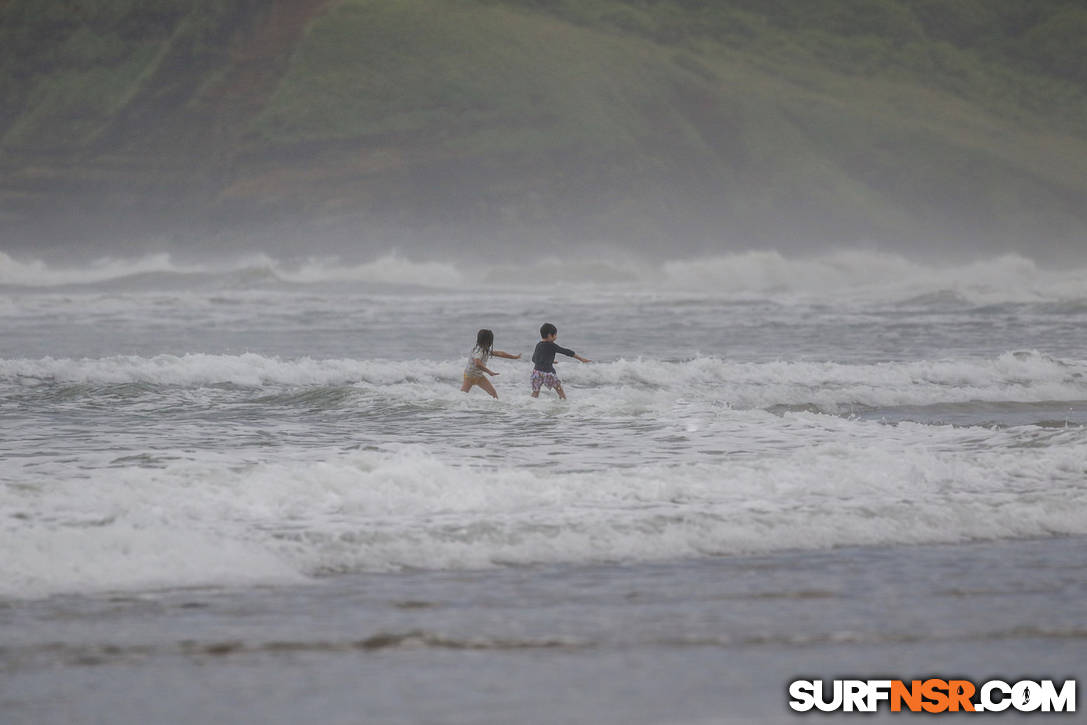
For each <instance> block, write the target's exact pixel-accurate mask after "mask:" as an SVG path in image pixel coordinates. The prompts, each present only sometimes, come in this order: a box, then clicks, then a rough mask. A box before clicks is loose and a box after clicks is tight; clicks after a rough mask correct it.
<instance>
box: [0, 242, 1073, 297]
mask: <svg viewBox="0 0 1087 725" xmlns="http://www.w3.org/2000/svg"><path fill="white" fill-rule="evenodd" d="M152 273H155V274H159V275H174V276H177V277H179V278H186V277H190V278H193V279H194V280H199V284H200V285H207V284H208V282H207V278H208V277H212V278H215V277H219V278H221V284H218V285H215V286H216V287H221V286H222V285H227V286H230V285H234V286H240V287H243V288H244V287H248V286H251V285H252V284H253V283H254V282H268V281H271V282H281V283H289V284H295V285H313V284H322V283H339V284H343V283H348V284H357V285H358V286H360V287H365V286H367V285H379V286H389V285H391V286H409V287H423V288H434V289H443V290H456V289H462V288H464V287H465V285H466V282H467V281H468V280H485V281H486V284H487V286H488V287H489V288H494V289H506V290H519V289H523V290H531V289H534V288H537V287H539V286H540V285H541V280H542V281H543V284H545V285H546V286H547V287H553V286H554V285H556V284H559V285H569V286H574V287H577V286H583V287H584V286H593V287H597V288H599V287H601V286H605V287H608V288H612V289H617V290H624V289H627V290H639V291H656V292H659V293H666V294H681V295H691V294H697V295H710V296H717V297H720V296H726V297H741V298H743V297H753V296H754V297H762V298H765V297H781V298H798V297H799V298H815V299H831V300H864V301H891V300H907V299H926V298H934V297H933V296H937V297H938V296H940V295H942V296H943V297H939V298H940V299H947V298H948V297H952V298H955V299H959V300H962V301H963V302H965V303H969V304H990V303H999V302H1045V301H1072V300H1084V299H1087V270H1084V269H1060V270H1052V269H1043V268H1041V267H1039V266H1038V265H1037V264H1035V262H1033V261H1032V260H1030V259H1028V258H1026V257H1022V256H1019V255H1015V254H1008V255H1003V256H998V257H992V258H987V259H980V260H977V261H974V262H970V263H964V264H959V265H956V266H931V265H926V264H923V263H919V262H915V261H911V260H909V259H907V258H905V257H903V256H900V255H897V254H890V253H884V252H873V251H866V250H841V251H836V252H829V253H824V254H822V255H819V256H812V257H786V256H784V255H782V254H780V253H778V252H774V251H751V252H742V253H733V254H725V255H717V256H710V257H701V258H684V259H674V260H670V261H666V262H664V263H663V264H662V263H660V262H656V261H653V260H648V259H638V258H636V257H633V256H629V255H627V256H624V257H623V258H622V259H598V258H583V259H579V258H577V257H569V258H565V259H563V260H556V259H540V260H535V261H532V262H529V263H521V264H516V265H494V266H490V267H487V266H482V267H480V266H476V265H473V266H472V267H471V268H470V269H469V268H467V267H465V266H464V265H462V264H457V263H455V262H452V261H449V260H426V259H423V260H419V259H411V258H408V257H405V256H402V255H400V254H397V253H395V252H390V253H387V254H384V255H381V256H379V257H376V258H374V259H372V260H370V261H366V262H351V261H345V260H341V259H338V258H334V257H323V258H309V259H303V260H277V259H275V258H272V257H269V256H268V255H265V254H262V253H254V254H249V255H245V256H242V257H238V258H235V259H230V260H225V261H222V260H220V261H215V262H205V263H195V262H185V263H183V262H178V261H175V260H174V259H173V258H172V257H171V256H170V255H169V254H154V255H148V256H146V257H141V258H134V259H101V260H98V261H96V262H93V263H91V264H88V265H81V266H78V267H66V266H60V265H55V264H53V265H50V264H46V263H45V262H43V261H41V260H36V259H16V258H14V257H11V256H9V255H7V254H4V253H2V252H0V285H7V286H12V287H28V288H48V287H56V286H71V285H102V284H104V283H110V282H123V281H124V280H126V279H129V278H132V277H136V276H140V275H147V274H152ZM195 283H196V282H194V284H195Z"/></svg>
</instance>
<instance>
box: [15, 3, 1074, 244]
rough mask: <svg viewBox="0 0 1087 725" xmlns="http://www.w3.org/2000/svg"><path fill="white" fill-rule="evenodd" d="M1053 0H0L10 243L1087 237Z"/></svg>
mask: <svg viewBox="0 0 1087 725" xmlns="http://www.w3.org/2000/svg"><path fill="white" fill-rule="evenodd" d="M1085 50H1087V8H1084V7H1083V5H1082V3H1077V2H1071V1H1064V0H1029V1H1028V0H1008V1H1007V2H1002V3H988V2H984V1H983V0H976V1H974V2H971V1H970V0H961V1H959V2H947V1H941V0H863V1H862V0H810V1H808V2H803V3H795V2H787V1H786V0H758V1H756V0H719V1H717V2H710V1H708V0H443V1H437V0H398V2H379V1H377V0H296V1H293V2H292V1H289V0H271V1H267V0H266V1H264V2H258V1H257V0H218V1H216V2H213V1H212V0H193V1H192V2H189V3H175V2H166V1H165V0H160V1H157V2H148V1H143V2H137V1H136V0H87V1H85V2H71V1H64V0H0V98H2V99H3V103H2V104H0V240H3V242H2V243H3V244H4V246H5V247H6V248H8V249H26V248H30V247H32V246H40V245H43V244H44V245H49V244H73V243H80V244H85V245H88V246H91V247H93V246H94V245H95V244H102V245H108V244H110V243H113V242H115V241H117V240H125V239H132V240H146V239H148V238H156V239H160V240H174V243H183V244H188V245H200V244H205V245H213V244H215V245H218V244H234V245H244V244H251V243H253V242H254V241H255V242H257V243H260V242H261V241H262V240H264V241H267V240H270V239H278V240H282V241H283V243H284V244H286V240H290V239H297V238H298V237H300V236H302V237H305V238H306V239H310V240H313V243H314V244H322V243H327V244H328V245H330V246H331V247H334V248H351V249H358V250H364V251H366V250H372V251H383V250H385V249H388V248H389V247H391V246H396V247H399V248H401V249H407V250H410V249H412V247H413V245H419V246H420V247H422V246H424V245H425V246H426V247H428V248H433V246H434V245H435V244H437V243H441V244H442V245H444V248H447V249H449V250H450V252H451V253H454V252H458V251H463V250H468V249H478V250H485V251H490V252H493V253H496V254H507V255H509V256H515V254H516V253H524V252H525V250H526V249H528V245H529V244H536V245H548V246H550V247H552V248H555V249H560V250H561V249H567V248H572V247H574V246H577V245H582V244H592V243H599V244H601V245H605V246H620V247H623V248H629V249H634V250H638V251H643V252H647V253H650V254H652V253H653V252H654V251H658V250H662V249H663V250H670V251H671V250H674V249H676V248H682V249H683V250H685V251H689V252H705V251H712V250H720V249H737V248H743V247H751V246H774V247H778V248H781V249H791V248H802V247H804V248H806V247H809V246H811V245H813V244H823V245H830V244H855V243H863V244H876V245H879V244H889V245H897V246H898V247H899V248H901V247H902V245H906V244H908V245H912V246H914V247H915V248H916V249H917V250H918V251H920V252H924V251H925V250H932V251H937V250H938V251H940V252H941V253H953V254H968V253H969V252H971V251H976V250H992V251H1009V250H1017V251H1022V252H1027V253H1031V254H1033V255H1034V256H1037V257H1039V258H1043V259H1055V260H1056V259H1060V258H1062V257H1065V256H1067V255H1070V254H1074V253H1076V252H1077V251H1081V250H1082V249H1083V248H1084V247H1085V246H1087V204H1084V201H1085V200H1087V66H1085V65H1084V64H1083V62H1082V58H1083V57H1085V53H1084V51H1085Z"/></svg>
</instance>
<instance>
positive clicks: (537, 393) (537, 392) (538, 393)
mask: <svg viewBox="0 0 1087 725" xmlns="http://www.w3.org/2000/svg"><path fill="white" fill-rule="evenodd" d="M532 397H533V398H538V397H540V391H539V390H533V391H532Z"/></svg>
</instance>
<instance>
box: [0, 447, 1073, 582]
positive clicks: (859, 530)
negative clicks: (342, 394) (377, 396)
mask: <svg viewBox="0 0 1087 725" xmlns="http://www.w3.org/2000/svg"><path fill="white" fill-rule="evenodd" d="M931 444H932V439H931V436H930V432H929V431H927V430H926V428H925V427H924V426H910V425H903V426H901V430H899V431H898V432H896V433H894V434H893V435H891V436H887V437H885V440H884V441H883V442H882V443H880V442H875V441H873V440H863V441H862V440H858V441H857V442H855V443H851V442H849V440H848V438H842V439H840V440H832V441H826V442H822V443H816V444H814V445H812V446H810V447H806V448H799V449H794V450H792V451H788V452H779V453H777V454H774V455H766V456H759V457H744V456H737V457H735V458H733V459H728V460H724V461H720V462H717V463H713V464H710V463H701V464H686V465H658V466H641V465H634V466H630V467H625V468H616V469H612V470H601V471H593V472H582V473H576V472H573V473H572V472H555V471H550V470H548V468H546V467H539V468H520V467H518V468H507V467H501V466H499V467H473V466H458V465H450V464H448V463H445V462H442V461H441V460H437V459H435V458H434V457H432V456H430V455H429V454H428V453H427V452H426V451H425V450H422V449H419V448H412V447H408V448H401V449H400V450H398V451H392V452H389V451H387V452H380V451H353V452H332V451H330V452H328V453H327V454H326V455H324V456H309V457H308V458H309V460H295V461H291V460H285V461H282V462H279V463H248V464H246V463H242V462H240V461H233V460H229V458H224V459H223V460H220V461H214V460H205V461H194V460H177V461H173V462H170V463H168V464H167V465H165V466H163V467H160V468H138V467H124V468H113V469H102V470H91V471H86V472H85V473H84V474H82V475H80V476H79V477H75V478H68V479H61V480H55V479H54V480H50V481H48V483H46V482H43V485H41V486H40V487H38V489H37V490H36V491H35V494H34V495H33V496H31V495H29V494H28V492H27V491H26V490H25V489H23V488H19V487H6V488H4V489H2V490H0V508H2V509H3V510H6V511H9V512H11V514H12V515H10V516H8V517H7V518H5V520H4V522H3V523H2V524H0V543H2V545H3V549H4V551H5V556H4V559H3V562H2V563H0V574H2V576H0V582H2V584H0V587H2V594H3V596H8V597H12V596H15V597H23V596H43V595H47V594H51V593H57V592H69V591H104V590H126V589H142V588H163V587H167V588H172V587H182V586H195V585H224V586H248V585H253V584H256V583H282V582H291V581H295V582H297V581H304V580H306V579H311V578H313V577H322V576H327V575H330V574H341V573H348V572H363V571H389V570H398V569H404V568H423V569H470V568H480V567H493V566H523V565H531V564H541V563H549V564H555V563H579V564H580V563H594V562H639V561H658V560H663V559H672V558H690V557H705V556H725V555H737V554H748V553H760V552H773V551H782V550H789V549H800V550H808V549H824V548H833V547H841V546H858V545H863V546H897V545H906V544H921V543H954V542H965V541H976V540H1000V539H1014V538H1025V537H1039V536H1056V535H1077V534H1087V490H1085V489H1084V488H1083V486H1082V481H1083V480H1084V476H1085V475H1087V465H1085V464H1084V461H1087V441H1084V440H1083V439H1082V437H1081V438H1080V439H1079V440H1073V441H1072V442H1071V444H1069V445H1066V446H1062V447H1053V446H1049V447H1042V448H1023V449H1019V450H998V451H993V450H981V451H958V452H949V451H946V450H945V451H937V450H932V448H931Z"/></svg>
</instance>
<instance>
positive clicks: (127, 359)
mask: <svg viewBox="0 0 1087 725" xmlns="http://www.w3.org/2000/svg"><path fill="white" fill-rule="evenodd" d="M519 365H521V366H523V368H524V369H523V370H522V371H521V372H523V373H524V374H525V375H526V376H527V374H528V370H529V368H528V366H527V365H526V364H525V363H519ZM462 367H463V363H462V362H461V361H458V360H453V361H432V360H407V361H393V360H353V359H331V360H315V359H310V358H300V359H293V360H291V359H280V358H276V357H266V356H263V355H257V354H253V353H247V354H242V355H209V354H188V355H181V356H177V355H157V356H154V357H138V356H115V357H105V358H88V359H66V358H43V359H36V360H31V359H11V360H2V359H0V382H4V383H8V384H15V385H23V386H40V385H52V384H59V385H129V384H141V385H150V386H182V387H206V386H216V385H233V386H241V387H251V388H258V387H262V386H276V387H307V386H354V387H359V388H363V389H374V388H385V387H386V386H391V387H390V388H389V390H387V391H385V392H386V393H387V394H389V395H401V396H405V397H407V398H410V399H412V400H416V399H434V398H446V397H450V396H453V397H456V396H454V395H453V392H451V391H455V385H454V383H455V382H456V381H459V378H460V374H461V370H462ZM517 374H518V373H517V371H516V370H509V371H508V374H507V375H506V376H505V377H506V378H510V377H513V376H516V375H517ZM564 374H566V373H564ZM504 379H505V378H504ZM567 379H568V380H569V381H570V384H571V385H573V386H576V387H579V388H581V389H582V390H583V393H585V395H583V396H582V397H583V398H585V400H586V403H587V404H589V405H595V404H599V403H601V402H602V401H606V400H613V401H615V405H618V406H622V405H623V403H624V400H625V396H626V397H629V396H631V395H633V396H642V397H644V394H645V393H646V392H649V393H659V394H662V395H664V396H665V399H666V400H667V401H674V400H675V399H677V398H682V397H686V396H692V397H698V398H702V399H707V398H712V399H715V400H720V401H723V402H725V403H728V404H729V405H731V406H733V407H737V408H768V407H771V406H778V405H786V406H794V405H812V406H815V407H817V408H821V409H824V410H835V409H837V408H839V407H841V406H849V405H857V406H872V407H878V406H902V405H931V404H937V403H940V404H948V403H963V402H970V401H981V402H1043V401H1084V400H1087V361H1083V360H1060V359H1057V358H1053V357H1050V356H1048V355H1044V354H1042V353H1039V352H1036V351H1019V352H1009V353H1005V354H1003V355H1000V356H999V357H997V358H994V359H977V360H972V359H971V360H959V359H950V360H921V361H912V362H886V363H876V364H858V363H854V364H846V363H835V362H805V361H801V362H786V361H777V362H759V363H754V362H751V363H745V362H732V361H728V360H722V359H719V358H713V357H700V358H695V359H693V360H688V361H682V362H669V361H661V360H651V359H638V360H617V361H614V362H606V363H594V364H593V365H586V366H579V367H576V368H571V369H570V370H569V372H568V374H567ZM586 389H587V390H586ZM594 392H595V393H597V395H594Z"/></svg>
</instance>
